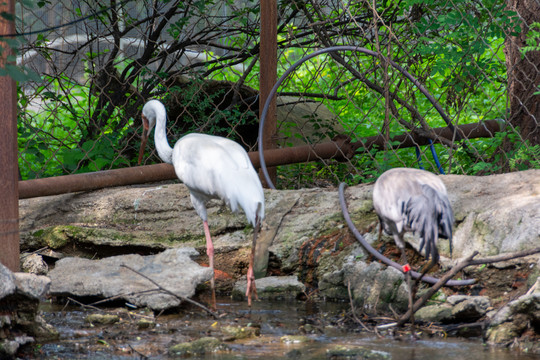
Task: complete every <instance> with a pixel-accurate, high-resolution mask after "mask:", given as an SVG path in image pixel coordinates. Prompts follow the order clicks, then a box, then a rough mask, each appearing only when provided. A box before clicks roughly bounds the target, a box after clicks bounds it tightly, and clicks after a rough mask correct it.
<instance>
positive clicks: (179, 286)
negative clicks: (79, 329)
mask: <svg viewBox="0 0 540 360" xmlns="http://www.w3.org/2000/svg"><path fill="white" fill-rule="evenodd" d="M196 255H198V252H197V251H195V250H194V249H192V248H176V249H169V250H166V251H164V252H162V253H160V254H157V255H149V256H140V255H135V254H133V255H120V256H112V257H108V258H104V259H101V260H89V259H83V258H75V257H70V258H64V259H61V260H59V261H58V262H57V263H56V267H55V268H54V269H53V270H51V271H50V272H49V276H50V278H51V289H50V293H51V295H56V296H59V295H70V296H80V297H85V296H92V297H95V296H98V297H103V298H115V299H118V298H121V299H124V300H126V301H128V302H130V303H132V304H134V305H137V306H141V307H144V306H147V307H149V308H151V309H153V310H163V309H168V308H172V307H175V306H178V305H179V304H180V303H181V302H182V301H181V299H179V298H178V297H175V296H172V295H170V294H168V293H166V292H164V291H162V290H160V289H159V288H158V287H157V286H156V285H154V284H153V283H152V282H150V281H149V280H148V279H146V278H144V277H143V276H141V275H140V274H137V273H136V272H134V271H132V270H130V269H128V268H127V267H129V268H131V269H134V270H135V271H137V272H140V273H141V274H143V275H145V276H146V277H149V278H151V279H152V280H153V281H155V282H156V283H157V284H159V285H160V286H161V287H163V288H164V289H167V290H169V291H171V292H173V293H174V294H176V295H179V296H182V297H185V298H186V297H191V296H193V294H194V293H195V289H196V287H197V285H198V284H200V283H203V282H206V281H208V280H210V279H211V278H212V269H210V268H207V267H201V266H199V265H198V264H197V263H196V262H194V261H193V260H191V257H192V256H196ZM152 290H153V291H152Z"/></svg>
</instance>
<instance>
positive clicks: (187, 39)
mask: <svg viewBox="0 0 540 360" xmlns="http://www.w3.org/2000/svg"><path fill="white" fill-rule="evenodd" d="M44 3H45V6H43V7H38V6H35V7H32V8H28V7H23V6H22V5H21V7H20V8H19V9H18V17H19V21H18V23H17V29H18V31H19V32H20V33H28V34H29V35H27V36H26V43H25V45H24V48H23V49H22V51H21V52H20V55H19V57H18V62H19V64H20V65H24V66H26V67H29V68H31V69H33V70H34V71H35V72H36V73H38V74H39V75H40V77H41V79H42V80H41V81H40V82H32V81H29V82H25V83H23V85H22V86H21V88H20V93H19V110H20V112H19V168H20V173H21V176H22V178H23V179H31V178H36V177H47V176H55V175H61V174H71V173H77V172H88V171H96V170H102V169H111V168H120V167H127V166H132V165H135V164H136V160H137V150H138V146H139V144H140V124H141V123H140V110H141V108H142V105H143V104H144V102H145V101H146V100H148V99H150V98H159V99H162V100H163V102H164V103H165V104H166V106H167V109H168V117H169V124H168V126H169V141H170V142H171V143H172V142H173V141H175V139H178V138H179V137H180V136H181V135H182V134H185V133H187V132H190V131H199V132H205V133H210V134H215V135H221V136H227V137H230V138H233V139H235V140H236V141H238V142H239V143H241V144H242V145H243V146H244V147H245V148H246V149H247V150H256V144H257V129H258V123H259V119H258V115H259V106H261V107H262V106H263V104H262V103H260V101H259V96H258V95H259V91H258V89H259V49H260V44H259V40H260V31H261V29H260V25H259V24H260V21H259V20H260V12H259V6H258V2H254V1H233V0H228V1H210V0H188V1H169V2H158V1H137V2H135V1H124V2H120V3H119V2H117V1H112V0H111V1H110V2H101V3H100V4H102V5H100V6H101V8H96V6H95V4H94V2H90V1H68V0H63V1H59V2H56V3H55V4H54V5H51V4H46V2H44ZM538 13H540V12H538ZM538 13H537V14H538ZM536 17H540V15H536ZM83 18H84V20H83V21H80V22H76V23H73V24H72V25H69V26H64V27H59V28H56V29H52V30H50V31H47V32H40V33H35V34H31V32H33V31H35V30H38V29H44V28H53V27H55V26H58V25H60V24H65V23H69V22H73V21H77V20H80V19H83ZM537 20H538V21H540V18H539V19H537ZM527 21H529V22H530V18H527ZM523 24H524V17H523V15H522V14H521V13H520V12H519V9H518V8H516V9H513V8H512V7H511V6H509V4H508V3H505V2H504V1H501V0H497V1H482V2H470V1H402V2H395V3H394V2H381V3H377V2H374V1H358V2H346V1H340V0H335V1H333V0H328V1H322V0H320V1H319V0H312V1H302V2H300V1H291V2H289V1H286V2H278V24H277V28H278V44H277V46H278V75H281V74H283V73H284V72H285V71H286V70H287V69H288V68H290V66H292V65H293V64H294V63H295V62H297V61H298V60H300V59H302V58H303V57H305V56H306V55H308V54H311V53H313V51H315V50H317V49H322V48H328V47H330V46H336V45H354V46H357V47H362V48H365V49H368V50H369V51H372V52H374V53H375V56H368V55H366V54H364V53H361V52H358V51H338V52H331V53H326V54H321V55H320V56H317V57H314V58H312V59H310V60H308V61H305V62H304V63H302V65H301V66H299V67H298V68H297V69H296V70H295V71H294V72H292V73H291V74H290V75H289V76H288V77H287V78H286V79H284V81H283V83H282V84H281V85H280V87H279V89H278V93H277V117H278V118H277V122H278V139H277V142H278V146H280V147H288V146H297V145H306V144H308V145H316V144H320V143H323V142H328V141H332V139H335V138H336V136H338V135H340V136H341V137H342V138H343V136H346V137H347V138H348V139H350V142H351V143H352V144H354V146H353V150H354V153H353V154H350V155H351V156H348V157H347V158H345V159H343V158H342V159H340V160H339V161H338V160H331V159H330V160H328V159H322V158H320V159H319V161H317V162H310V163H302V164H291V165H286V166H281V167H279V168H278V186H279V187H282V188H290V187H306V186H327V185H335V184H336V183H337V182H339V181H347V182H349V183H358V182H363V181H372V180H374V178H375V177H376V176H377V175H378V174H380V173H381V172H382V171H384V170H386V169H388V168H391V167H396V166H408V167H423V168H425V169H428V170H430V171H434V172H439V171H441V172H446V173H458V174H480V175H482V174H491V173H498V172H506V171H516V170H523V169H527V168H531V167H536V168H538V167H540V135H539V132H538V121H539V120H538V119H539V117H540V105H538V104H540V101H539V99H540V95H538V92H539V91H540V90H539V89H538V85H539V84H540V53H539V51H538V38H539V37H538V35H539V33H540V27H539V28H536V27H534V24H529V25H530V26H524V25H523ZM520 41H521V42H520ZM527 41H529V42H527ZM516 48H517V49H518V50H519V49H520V50H521V51H518V52H517V53H516V52H515V51H516V50H515V49H516ZM387 59H391V60H392V61H393V62H395V64H397V65H398V66H400V67H401V68H403V69H405V70H406V71H407V72H409V73H411V74H412V75H413V76H414V78H415V79H417V80H418V81H419V83H420V84H422V85H423V86H424V87H425V88H426V89H427V90H428V91H429V93H430V94H431V95H432V96H433V97H434V98H435V99H436V102H437V103H438V104H439V105H440V107H441V108H442V110H443V112H444V114H446V116H447V118H448V119H449V120H450V121H445V119H444V118H443V117H442V116H441V114H440V113H439V112H438V111H436V109H435V108H434V106H433V104H432V103H431V102H430V101H429V100H428V98H427V97H426V96H425V95H424V94H423V93H421V92H420V91H419V89H418V87H417V86H416V85H415V84H414V83H413V82H412V81H411V80H410V79H407V78H406V77H404V76H403V73H402V72H400V71H398V70H397V69H396V68H395V67H394V66H392V64H391V63H390V62H389V61H388V60H387ZM478 136H480V137H478ZM148 155H149V157H148V158H147V159H146V164H149V163H151V162H159V159H158V158H157V156H156V155H155V154H154V153H152V154H148Z"/></svg>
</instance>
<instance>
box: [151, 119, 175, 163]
mask: <svg viewBox="0 0 540 360" xmlns="http://www.w3.org/2000/svg"><path fill="white" fill-rule="evenodd" d="M166 125H167V114H166V112H165V108H163V109H159V110H156V129H155V132H154V142H155V144H156V150H157V152H158V155H159V157H160V158H161V160H163V162H166V163H168V164H172V154H173V149H172V148H171V146H170V145H169V142H168V141H167V128H166Z"/></svg>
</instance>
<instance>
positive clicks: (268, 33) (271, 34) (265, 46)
mask: <svg viewBox="0 0 540 360" xmlns="http://www.w3.org/2000/svg"><path fill="white" fill-rule="evenodd" d="M260 62H261V67H260V74H259V77H260V90H259V95H260V97H259V118H260V117H261V112H262V109H263V107H264V104H265V102H266V99H267V98H268V96H269V94H270V91H271V90H272V87H273V86H274V84H275V83H276V80H277V1H276V0H261V55H260ZM276 122H277V120H276V99H275V97H274V99H273V101H272V103H271V104H270V108H269V109H268V114H267V117H266V122H265V127H264V134H265V136H264V143H263V147H264V149H265V150H270V149H275V148H276V147H277V124H276ZM268 172H269V175H270V179H271V180H272V181H273V182H274V183H275V181H276V168H269V169H268ZM261 180H262V181H263V184H264V185H265V187H266V181H265V180H264V176H261Z"/></svg>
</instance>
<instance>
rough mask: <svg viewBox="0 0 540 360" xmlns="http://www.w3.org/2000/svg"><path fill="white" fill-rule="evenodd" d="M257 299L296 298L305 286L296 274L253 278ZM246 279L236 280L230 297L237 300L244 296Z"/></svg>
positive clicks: (303, 290)
mask: <svg viewBox="0 0 540 360" xmlns="http://www.w3.org/2000/svg"><path fill="white" fill-rule="evenodd" d="M255 286H256V287H257V295H258V297H259V299H272V300H276V299H296V298H297V297H299V296H300V295H302V294H303V293H304V292H305V291H306V286H305V285H304V284H302V283H301V282H300V281H298V278H297V277H296V276H294V275H293V276H268V277H264V278H261V279H256V280H255ZM246 289H247V280H246V279H245V278H244V279H242V280H239V281H238V282H236V284H235V286H234V289H233V291H232V297H233V298H234V299H237V300H243V299H244V298H245V294H246Z"/></svg>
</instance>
